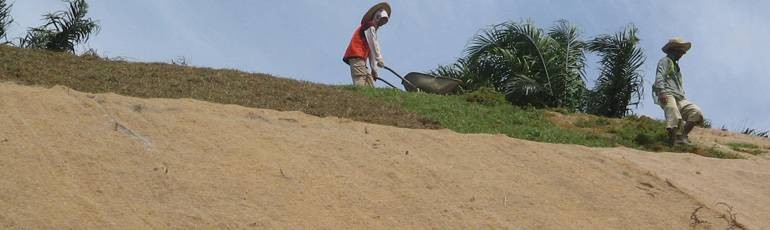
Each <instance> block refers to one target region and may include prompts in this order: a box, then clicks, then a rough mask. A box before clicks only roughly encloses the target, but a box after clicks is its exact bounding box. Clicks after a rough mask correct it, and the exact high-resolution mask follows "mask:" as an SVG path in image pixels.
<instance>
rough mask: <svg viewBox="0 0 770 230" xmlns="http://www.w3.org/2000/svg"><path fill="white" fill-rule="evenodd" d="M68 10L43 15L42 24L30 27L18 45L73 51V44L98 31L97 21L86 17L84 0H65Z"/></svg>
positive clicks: (86, 11) (86, 9)
mask: <svg viewBox="0 0 770 230" xmlns="http://www.w3.org/2000/svg"><path fill="white" fill-rule="evenodd" d="M67 3H68V4H69V7H68V10H64V11H57V12H54V13H47V14H44V15H43V21H44V22H45V23H44V24H43V25H42V26H39V27H34V28H30V29H29V31H27V34H26V36H24V37H23V38H20V39H19V44H18V45H19V47H23V48H38V49H48V50H52V51H58V52H70V53H74V52H75V46H76V45H78V44H81V43H85V42H87V41H88V39H89V38H90V36H91V35H93V34H94V33H97V32H98V31H99V24H98V23H97V21H95V20H93V19H91V18H88V17H87V14H88V3H87V2H86V1H85V0H67Z"/></svg>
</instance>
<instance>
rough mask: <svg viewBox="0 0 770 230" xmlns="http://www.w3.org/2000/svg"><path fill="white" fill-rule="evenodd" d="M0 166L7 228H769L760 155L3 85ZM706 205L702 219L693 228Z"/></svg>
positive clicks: (2, 218)
mask: <svg viewBox="0 0 770 230" xmlns="http://www.w3.org/2000/svg"><path fill="white" fill-rule="evenodd" d="M0 155H1V156H2V157H0V227H2V228H19V229H30V228H31V229H41V228H43V229H51V228H56V229H66V228H101V229H115V228H127V229H131V228H178V229H185V228H187V229H189V228H252V227H253V228H263V229H264V228H293V229H298V228H322V229H339V228H346V229H363V228H379V229H394V228H395V229H405V228H440V229H478V228H512V229H629V228H631V229H686V228H690V227H692V226H694V227H695V228H699V229H705V228H708V227H712V228H713V229H724V228H726V227H727V224H726V222H725V221H724V220H723V219H721V218H719V216H720V215H722V214H724V213H725V211H724V210H722V209H720V206H717V205H715V204H716V203H717V202H726V203H728V204H730V205H732V206H733V207H734V208H735V211H736V212H738V215H737V217H738V221H739V223H741V224H743V225H746V226H747V227H749V228H752V229H763V228H764V229H766V228H767V227H766V226H770V214H768V213H770V196H766V195H763V194H767V191H770V190H768V182H767V181H770V167H768V166H770V163H768V161H767V160H766V159H765V158H761V157H758V158H752V159H750V160H719V159H708V158H702V157H698V156H696V155H691V154H669V155H664V156H661V155H660V154H650V153H645V152H640V151H636V150H628V149H624V148H613V149H594V148H587V147H582V146H573V145H554V144H544V143H536V142H530V141H523V140H516V139H511V138H508V137H505V136H502V135H462V134H457V133H455V132H452V131H448V130H411V129H403V128H395V127H389V126H380V125H373V124H366V123H359V122H355V121H352V120H348V119H339V118H335V117H327V118H318V117H315V116H310V115H306V114H303V113H299V112H277V111H272V110H261V109H253V108H246V107H241V106H235V105H220V104H212V103H208V102H201V101H195V100H190V99H138V98H131V97H125V96H119V95H115V94H103V95H94V94H88V93H80V92H77V91H74V90H70V89H68V88H65V87H54V88H52V89H42V88H32V87H25V86H18V85H14V84H8V83H0ZM696 172H697V173H696ZM699 178H703V179H702V180H701V179H699ZM667 181H668V182H667ZM702 205H703V206H705V208H703V209H700V210H699V211H698V213H697V216H698V218H700V219H701V220H705V221H708V223H702V224H697V225H691V224H692V219H691V216H692V213H693V211H694V210H696V208H698V207H700V206H702Z"/></svg>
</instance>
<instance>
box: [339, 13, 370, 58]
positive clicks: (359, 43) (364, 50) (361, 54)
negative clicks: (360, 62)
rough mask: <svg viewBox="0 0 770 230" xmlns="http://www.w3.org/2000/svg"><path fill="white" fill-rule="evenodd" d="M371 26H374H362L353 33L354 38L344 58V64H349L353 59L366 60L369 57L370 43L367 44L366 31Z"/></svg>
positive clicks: (366, 24)
mask: <svg viewBox="0 0 770 230" xmlns="http://www.w3.org/2000/svg"><path fill="white" fill-rule="evenodd" d="M371 26H372V24H370V23H365V24H361V26H359V27H358V29H356V31H355V32H353V38H351V39H350V44H348V49H347V50H345V56H343V57H342V61H343V62H345V63H348V60H349V59H351V58H361V59H364V60H366V59H367V58H368V57H369V52H370V51H369V43H367V42H366V36H364V31H365V30H367V29H369V27H371ZM348 64H349V63H348Z"/></svg>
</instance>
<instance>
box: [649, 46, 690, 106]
mask: <svg viewBox="0 0 770 230" xmlns="http://www.w3.org/2000/svg"><path fill="white" fill-rule="evenodd" d="M683 84H684V83H683V82H682V72H681V71H680V69H679V63H677V62H676V61H674V60H673V59H672V58H670V57H668V56H666V57H663V58H661V59H660V61H658V69H657V71H656V74H655V83H653V84H652V92H653V94H652V97H653V99H654V100H655V103H656V104H660V100H659V98H658V96H659V95H661V94H666V95H671V96H674V98H676V99H677V100H685V99H687V98H685V95H684V85H683Z"/></svg>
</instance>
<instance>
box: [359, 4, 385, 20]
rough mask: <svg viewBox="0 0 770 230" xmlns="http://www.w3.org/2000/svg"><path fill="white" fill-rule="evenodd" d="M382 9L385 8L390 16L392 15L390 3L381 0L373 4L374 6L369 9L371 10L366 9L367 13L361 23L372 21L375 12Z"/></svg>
mask: <svg viewBox="0 0 770 230" xmlns="http://www.w3.org/2000/svg"><path fill="white" fill-rule="evenodd" d="M380 10H385V12H388V17H390V12H391V8H390V4H388V3H387V2H380V3H377V5H374V6H372V8H370V9H369V11H366V14H364V17H363V18H362V19H361V24H364V23H366V22H368V21H371V20H372V18H373V17H374V14H376V13H377V12H378V11H380Z"/></svg>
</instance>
